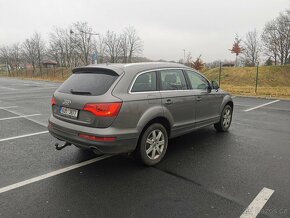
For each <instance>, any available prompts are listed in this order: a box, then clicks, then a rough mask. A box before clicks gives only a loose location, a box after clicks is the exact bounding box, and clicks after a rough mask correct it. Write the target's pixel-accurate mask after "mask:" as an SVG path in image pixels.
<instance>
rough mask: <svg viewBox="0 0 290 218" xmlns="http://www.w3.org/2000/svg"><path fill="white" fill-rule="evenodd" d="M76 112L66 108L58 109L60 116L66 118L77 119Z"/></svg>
mask: <svg viewBox="0 0 290 218" xmlns="http://www.w3.org/2000/svg"><path fill="white" fill-rule="evenodd" d="M78 112H79V111H78V110H76V109H71V108H67V107H60V114H61V115H65V116H68V117H72V118H75V119H76V118H77V117H78Z"/></svg>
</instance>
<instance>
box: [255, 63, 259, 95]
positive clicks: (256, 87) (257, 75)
mask: <svg viewBox="0 0 290 218" xmlns="http://www.w3.org/2000/svg"><path fill="white" fill-rule="evenodd" d="M258 79H259V62H257V71H256V86H255V93H256V94H257V89H258Z"/></svg>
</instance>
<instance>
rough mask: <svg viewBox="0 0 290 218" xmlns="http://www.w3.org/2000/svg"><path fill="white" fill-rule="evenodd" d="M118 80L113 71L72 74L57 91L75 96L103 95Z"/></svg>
mask: <svg viewBox="0 0 290 218" xmlns="http://www.w3.org/2000/svg"><path fill="white" fill-rule="evenodd" d="M117 78H118V74H117V73H115V72H114V71H107V70H98V71H92V72H75V73H73V74H72V75H71V76H70V77H69V78H68V79H67V80H66V81H65V82H64V83H63V84H62V85H61V86H60V87H59V89H58V91H59V92H62V93H70V94H75V95H92V96H97V95H103V94H105V93H106V92H107V91H108V90H109V88H110V87H111V86H112V84H113V83H114V81H115V80H116V79H117Z"/></svg>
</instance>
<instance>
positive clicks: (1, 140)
mask: <svg viewBox="0 0 290 218" xmlns="http://www.w3.org/2000/svg"><path fill="white" fill-rule="evenodd" d="M45 133H48V131H42V132H35V133H30V134H25V135H19V136H13V137H9V138H4V139H0V142H5V141H10V140H14V139H20V138H26V137H30V136H35V135H41V134H45Z"/></svg>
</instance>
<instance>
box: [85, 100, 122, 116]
mask: <svg viewBox="0 0 290 218" xmlns="http://www.w3.org/2000/svg"><path fill="white" fill-rule="evenodd" d="M121 107H122V102H114V103H90V104H86V105H85V107H84V109H83V110H85V111H89V112H92V113H93V114H94V115H96V116H99V117H115V116H117V115H118V114H119V111H120V109H121Z"/></svg>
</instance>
